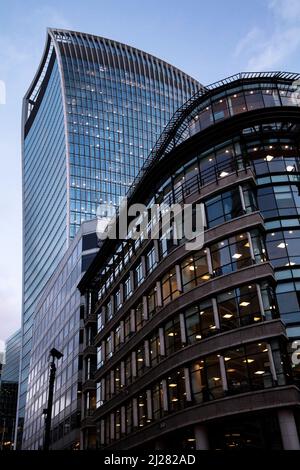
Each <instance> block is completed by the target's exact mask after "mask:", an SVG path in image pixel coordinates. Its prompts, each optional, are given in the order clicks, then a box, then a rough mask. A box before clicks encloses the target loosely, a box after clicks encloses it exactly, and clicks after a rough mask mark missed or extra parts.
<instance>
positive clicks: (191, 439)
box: [187, 437, 196, 442]
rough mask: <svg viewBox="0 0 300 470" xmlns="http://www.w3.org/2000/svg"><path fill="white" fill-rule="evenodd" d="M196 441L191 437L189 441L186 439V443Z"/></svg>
mask: <svg viewBox="0 0 300 470" xmlns="http://www.w3.org/2000/svg"><path fill="white" fill-rule="evenodd" d="M195 440H196V439H194V438H193V437H190V439H188V440H187V441H188V442H195Z"/></svg>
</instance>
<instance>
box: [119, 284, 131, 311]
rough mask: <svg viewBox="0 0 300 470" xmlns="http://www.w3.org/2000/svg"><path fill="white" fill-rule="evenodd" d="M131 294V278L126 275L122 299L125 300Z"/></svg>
mask: <svg viewBox="0 0 300 470" xmlns="http://www.w3.org/2000/svg"><path fill="white" fill-rule="evenodd" d="M131 294H132V286H131V279H130V276H128V277H127V278H126V279H125V282H124V299H125V300H127V299H128V298H129V297H130V296H131ZM117 309H118V307H117Z"/></svg>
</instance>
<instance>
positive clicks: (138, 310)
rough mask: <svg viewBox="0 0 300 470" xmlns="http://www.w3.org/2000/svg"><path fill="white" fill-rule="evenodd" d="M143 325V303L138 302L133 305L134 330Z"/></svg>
mask: <svg viewBox="0 0 300 470" xmlns="http://www.w3.org/2000/svg"><path fill="white" fill-rule="evenodd" d="M143 325H144V310H143V303H142V302H140V303H139V304H138V305H137V306H136V307H135V328H136V331H139V330H140V329H141V328H142V327H143Z"/></svg>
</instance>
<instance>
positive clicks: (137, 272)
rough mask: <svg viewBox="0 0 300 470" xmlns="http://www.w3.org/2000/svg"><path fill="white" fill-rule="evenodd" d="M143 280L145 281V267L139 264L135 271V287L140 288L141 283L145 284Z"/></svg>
mask: <svg viewBox="0 0 300 470" xmlns="http://www.w3.org/2000/svg"><path fill="white" fill-rule="evenodd" d="M143 280H144V277H143V267H142V263H139V264H138V265H137V266H136V268H135V270H134V282H135V287H139V286H140V285H141V283H142V282H143Z"/></svg>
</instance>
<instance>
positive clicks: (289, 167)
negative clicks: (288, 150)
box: [286, 165, 294, 171]
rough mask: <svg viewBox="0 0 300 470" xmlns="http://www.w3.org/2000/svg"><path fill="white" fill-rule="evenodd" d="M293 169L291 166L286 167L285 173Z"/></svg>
mask: <svg viewBox="0 0 300 470" xmlns="http://www.w3.org/2000/svg"><path fill="white" fill-rule="evenodd" d="M293 169H294V166H293V165H288V166H287V167H286V171H293Z"/></svg>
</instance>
